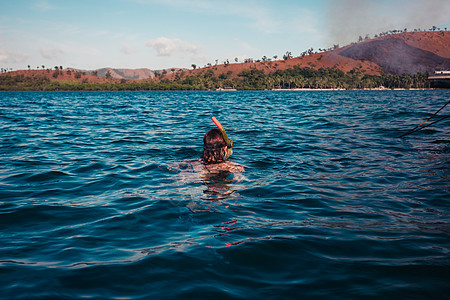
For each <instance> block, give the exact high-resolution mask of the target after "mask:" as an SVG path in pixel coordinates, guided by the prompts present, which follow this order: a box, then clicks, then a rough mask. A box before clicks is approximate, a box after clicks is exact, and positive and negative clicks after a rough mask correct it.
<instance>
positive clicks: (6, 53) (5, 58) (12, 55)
mask: <svg viewBox="0 0 450 300" xmlns="http://www.w3.org/2000/svg"><path fill="white" fill-rule="evenodd" d="M27 58H28V55H26V54H24V53H20V52H17V51H11V50H9V49H4V48H0V62H2V63H21V62H24V61H25V60H26V59H27Z"/></svg>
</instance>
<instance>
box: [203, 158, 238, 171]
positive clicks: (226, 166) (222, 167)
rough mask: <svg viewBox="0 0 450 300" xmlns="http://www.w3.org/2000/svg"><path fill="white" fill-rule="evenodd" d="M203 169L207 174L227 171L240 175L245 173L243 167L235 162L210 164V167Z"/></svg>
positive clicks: (227, 161)
mask: <svg viewBox="0 0 450 300" xmlns="http://www.w3.org/2000/svg"><path fill="white" fill-rule="evenodd" d="M204 167H205V169H206V170H208V171H209V172H222V171H229V172H233V173H242V172H244V171H245V167H244V166H243V165H240V164H238V163H236V162H232V161H229V160H226V161H224V162H222V163H218V164H210V165H204Z"/></svg>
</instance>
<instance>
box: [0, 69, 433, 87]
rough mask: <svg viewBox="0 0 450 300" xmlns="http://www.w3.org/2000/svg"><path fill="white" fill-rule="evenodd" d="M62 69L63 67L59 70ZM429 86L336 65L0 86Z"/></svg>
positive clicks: (26, 80) (34, 79) (419, 78)
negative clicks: (106, 80) (142, 79)
mask: <svg viewBox="0 0 450 300" xmlns="http://www.w3.org/2000/svg"><path fill="white" fill-rule="evenodd" d="M59 72H64V71H59ZM379 87H384V88H387V89H394V88H404V89H410V88H429V87H430V81H429V80H428V73H417V74H413V75H410V74H403V75H394V74H385V73H383V74H381V75H368V74H365V72H364V70H361V69H353V70H351V71H350V72H348V73H345V72H343V71H342V70H338V69H330V68H321V69H318V70H315V69H312V68H300V67H298V66H295V67H293V68H290V69H286V70H277V71H275V72H270V73H266V72H264V70H256V69H250V70H244V71H242V72H241V73H239V74H237V76H233V73H232V72H231V71H228V72H227V73H221V74H219V75H216V74H215V73H214V72H213V71H212V70H205V71H203V72H201V73H197V74H188V75H186V74H183V73H179V74H176V76H175V78H174V79H165V78H163V79H157V80H149V81H133V80H124V79H123V80H120V81H114V82H112V81H111V82H106V83H96V82H89V81H88V80H87V78H86V79H83V80H82V81H81V82H80V81H76V80H50V79H49V78H47V77H45V76H39V75H37V76H31V77H28V76H24V75H9V74H8V75H3V76H0V90H3V91H7V90H23V91H27V90H30V91H31V90H33V91H73V90H86V91H89V90H93V91H98V90H106V91H111V90H112V91H113V90H130V91H133V90H216V89H226V88H233V89H237V90H272V89H301V88H309V89H375V88H379Z"/></svg>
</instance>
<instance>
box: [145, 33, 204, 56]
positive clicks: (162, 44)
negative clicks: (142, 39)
mask: <svg viewBox="0 0 450 300" xmlns="http://www.w3.org/2000/svg"><path fill="white" fill-rule="evenodd" d="M145 45H146V46H147V47H150V48H153V49H155V50H156V53H157V55H158V56H171V55H172V54H173V53H175V52H191V53H193V54H194V53H196V52H197V51H198V49H199V47H198V46H196V45H193V44H190V43H187V42H184V41H182V40H180V39H170V38H167V37H159V38H157V39H156V40H150V41H148V42H147V43H146V44H145Z"/></svg>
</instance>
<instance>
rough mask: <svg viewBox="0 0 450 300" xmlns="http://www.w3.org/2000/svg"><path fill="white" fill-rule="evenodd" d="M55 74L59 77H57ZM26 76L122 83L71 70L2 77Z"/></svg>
mask: <svg viewBox="0 0 450 300" xmlns="http://www.w3.org/2000/svg"><path fill="white" fill-rule="evenodd" d="M55 72H58V75H57V76H56V77H55ZM7 75H9V76H17V75H19V76H21V75H23V76H25V77H45V78H48V79H50V80H52V81H77V82H93V83H106V82H120V80H118V79H106V78H103V77H98V76H94V75H89V74H83V73H82V72H76V71H71V70H60V71H55V70H19V71H12V72H8V73H3V74H1V76H7Z"/></svg>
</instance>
